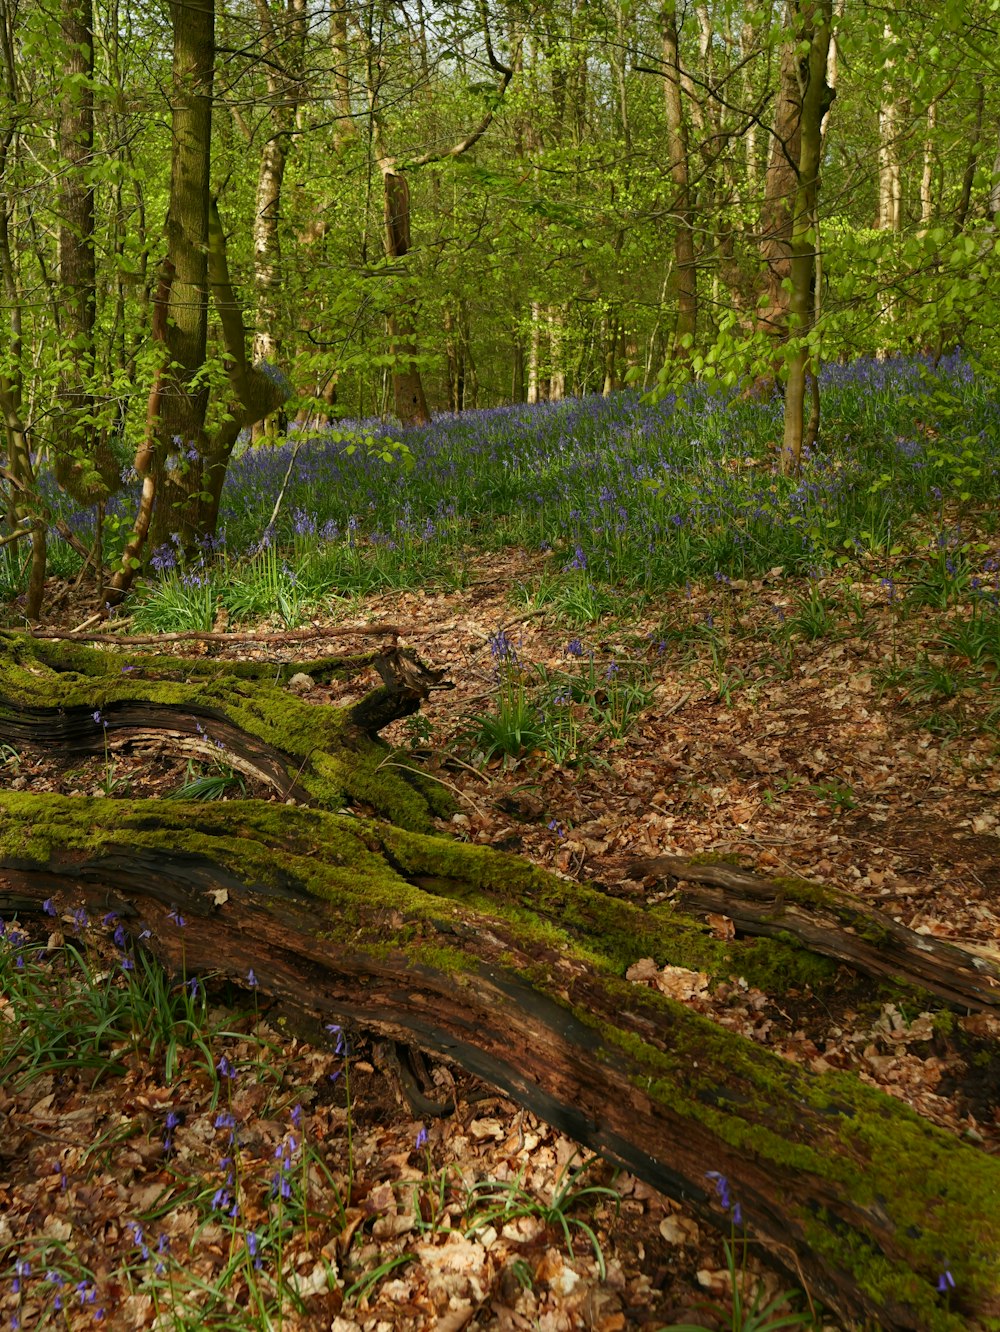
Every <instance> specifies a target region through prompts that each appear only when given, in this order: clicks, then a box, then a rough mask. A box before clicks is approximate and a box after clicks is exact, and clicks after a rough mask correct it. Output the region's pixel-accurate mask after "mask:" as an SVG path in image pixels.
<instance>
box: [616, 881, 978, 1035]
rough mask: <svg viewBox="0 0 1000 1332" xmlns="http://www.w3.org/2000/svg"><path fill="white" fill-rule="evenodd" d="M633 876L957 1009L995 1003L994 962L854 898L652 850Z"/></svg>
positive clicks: (742, 928)
mask: <svg viewBox="0 0 1000 1332" xmlns="http://www.w3.org/2000/svg"><path fill="white" fill-rule="evenodd" d="M630 872H631V873H632V874H634V875H642V876H644V877H645V876H655V877H656V878H659V879H673V880H676V881H677V882H679V883H682V884H685V885H687V886H686V887H684V888H682V889H681V893H680V905H681V906H683V907H684V908H685V910H688V911H692V912H695V913H697V914H699V915H703V914H706V913H707V912H719V913H721V914H723V915H725V916H728V917H729V919H730V920H731V921H732V922H733V925H734V926H735V928H736V931H737V933H738V934H746V935H756V936H764V937H768V938H783V937H787V936H789V935H791V936H792V937H793V938H795V939H797V940H798V941H799V942H800V943H801V944H803V945H804V946H805V947H806V948H808V949H810V950H811V951H812V952H814V953H820V954H821V955H822V956H824V957H831V958H834V959H836V960H837V961H838V962H846V963H847V964H848V966H851V967H853V968H854V969H855V970H856V971H861V972H863V973H864V974H865V975H867V976H874V977H881V978H884V979H886V980H891V981H895V982H898V983H900V984H903V985H908V986H913V987H916V988H918V989H923V990H929V991H930V992H931V993H932V994H936V995H937V996H938V997H939V998H941V999H943V1000H944V1001H945V1002H946V1003H948V1004H950V1005H952V1006H953V1007H957V1008H963V1009H964V1008H972V1009H991V1008H997V1007H1000V966H997V964H996V963H995V962H992V961H990V960H989V959H988V958H985V957H980V956H977V955H974V954H972V953H967V952H965V951H964V950H963V949H962V948H960V947H959V946H958V945H956V944H953V943H950V942H949V941H948V940H946V939H936V938H934V937H932V936H930V935H923V934H917V933H915V932H914V931H913V930H910V929H907V928H906V926H905V925H901V924H900V923H899V922H898V921H896V920H893V918H892V917H891V916H889V915H887V914H886V913H885V912H884V911H879V910H878V909H877V908H876V907H872V906H870V905H869V904H868V903H867V902H863V901H862V900H861V899H860V898H858V897H855V896H853V895H852V894H850V893H846V892H844V891H843V890H841V889H839V888H832V887H830V886H829V885H827V884H817V883H809V882H807V881H806V880H804V879H789V878H781V879H766V878H762V877H761V876H760V875H756V874H750V873H748V872H747V871H746V870H743V869H740V868H739V866H737V865H726V864H723V863H720V862H710V863H698V862H695V861H689V860H685V859H683V858H682V857H680V856H655V857H653V858H651V859H646V860H637V861H634V862H633V863H632V864H631V865H630Z"/></svg>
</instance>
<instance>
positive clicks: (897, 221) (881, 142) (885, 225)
mask: <svg viewBox="0 0 1000 1332" xmlns="http://www.w3.org/2000/svg"><path fill="white" fill-rule="evenodd" d="M883 35H884V37H885V40H886V42H887V43H888V42H890V41H891V40H892V29H891V28H890V26H889V25H888V24H886V26H885V29H884V33H883ZM895 64H896V62H895V61H894V60H893V59H891V58H889V59H887V60H886V61H885V62H884V64H883V66H882V72H883V77H884V80H885V85H886V88H887V92H888V96H887V97H886V99H885V100H884V101H883V102H882V104H881V106H880V107H879V112H878V220H877V223H876V226H877V227H878V229H879V230H880V231H893V232H898V231H900V230H901V229H902V225H903V177H902V172H901V169H900V164H899V114H898V109H897V106H896V101H895V93H894V91H893V89H892V88H890V87H888V85H889V82H890V80H891V78H892V71H893V69H894V67H895Z"/></svg>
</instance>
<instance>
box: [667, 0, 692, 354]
mask: <svg viewBox="0 0 1000 1332" xmlns="http://www.w3.org/2000/svg"><path fill="white" fill-rule="evenodd" d="M660 21H661V24H662V29H663V63H664V65H665V67H666V80H665V82H664V85H663V87H664V105H665V109H666V118H667V151H668V156H669V161H670V179H671V180H672V182H673V185H674V199H673V210H672V211H673V213H674V274H675V281H676V283H677V319H676V321H675V323H674V347H673V355H674V356H675V357H678V358H680V359H687V358H688V357H689V356H690V354H691V347H692V344H693V343H694V337H695V333H696V331H697V326H698V274H697V269H696V267H695V253H694V225H693V214H692V199H691V186H690V177H689V172H688V140H687V125H686V123H685V118H684V105H683V99H682V96H681V64H680V50H679V44H678V34H677V4H676V0H667V3H666V4H664V6H663V9H662V11H661V14H660Z"/></svg>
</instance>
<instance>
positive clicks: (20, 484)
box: [0, 0, 48, 620]
mask: <svg viewBox="0 0 1000 1332" xmlns="http://www.w3.org/2000/svg"><path fill="white" fill-rule="evenodd" d="M0 22H2V31H0V45H2V51H0V67H2V80H3V93H4V100H5V102H6V104H7V106H8V107H9V108H10V109H11V110H12V111H13V110H14V109H17V110H18V111H19V112H23V111H24V108H22V107H21V106H20V87H19V81H18V75H17V67H16V65H15V62H14V52H15V50H16V47H17V38H16V35H15V34H16V23H17V7H16V5H15V6H10V5H9V4H8V3H6V0H0ZM25 119H27V117H25ZM17 123H18V117H17V116H15V115H12V114H11V115H7V116H6V118H5V123H0V281H2V284H3V314H4V317H5V319H6V321H7V348H6V352H7V354H6V358H5V359H6V367H7V368H6V369H5V370H4V371H3V372H0V410H2V412H3V422H4V435H5V437H6V443H7V460H8V467H9V469H10V475H11V482H10V485H11V489H12V491H13V494H12V496H11V500H10V510H11V512H10V515H9V516H10V518H11V519H12V526H13V524H15V523H16V524H18V525H20V526H22V528H23V530H24V531H27V532H30V537H29V538H28V540H30V542H31V567H30V571H29V574H28V590H27V596H26V598H25V607H24V612H25V615H26V617H27V618H28V620H37V619H38V618H39V616H40V615H41V612H42V602H43V600H44V596H45V574H46V568H47V558H48V557H47V542H46V528H47V512H46V506H45V504H44V502H43V501H42V498H41V496H40V495H39V493H38V488H37V486H36V484H35V473H34V466H33V463H32V458H31V452H32V450H31V441H30V439H29V437H28V430H27V427H26V425H25V421H24V416H23V401H22V397H23V390H24V381H23V370H22V357H23V354H24V345H23V325H22V315H23V311H22V304H21V290H20V283H19V281H18V270H17V267H16V260H15V252H14V247H13V245H12V244H11V223H12V221H13V218H14V207H15V200H16V199H17V197H18V191H17V190H16V189H13V188H11V184H10V178H11V176H12V175H13V171H14V162H13V161H12V157H11V154H12V153H13V151H14V144H15V134H16V130H17Z"/></svg>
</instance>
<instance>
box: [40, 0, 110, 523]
mask: <svg viewBox="0 0 1000 1332" xmlns="http://www.w3.org/2000/svg"><path fill="white" fill-rule="evenodd" d="M61 38H62V43H63V47H64V50H65V66H64V81H63V92H62V100H61V104H60V108H59V152H60V155H61V157H62V159H63V168H62V172H61V178H60V189H59V330H58V331H59V341H60V347H61V354H60V362H61V368H60V376H59V379H60V383H59V416H58V437H57V439H56V459H55V473H56V479H57V480H58V482H59V484H60V485H61V486H63V488H64V489H66V490H68V491H69V493H70V494H71V495H72V496H73V498H74V499H75V500H76V501H77V502H78V503H79V504H83V505H91V504H94V503H96V502H99V501H101V500H104V499H106V498H107V497H108V495H109V494H112V493H113V492H114V491H116V490H118V489H119V487H120V486H121V476H120V474H119V472H120V468H119V465H118V463H117V461H116V459H115V457H114V454H113V453H112V452H111V450H110V449H109V448H108V447H107V441H106V438H105V439H104V440H103V441H102V434H104V433H105V432H104V431H102V429H101V428H100V427H99V426H98V423H97V422H96V421H95V419H94V395H93V381H94V369H95V364H94V323H95V318H96V313H97V268H96V256H95V251H94V183H93V174H92V173H93V166H94V91H93V80H94V15H93V3H92V0H63V4H62V12H61ZM102 443H103V447H101V445H102Z"/></svg>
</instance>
